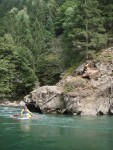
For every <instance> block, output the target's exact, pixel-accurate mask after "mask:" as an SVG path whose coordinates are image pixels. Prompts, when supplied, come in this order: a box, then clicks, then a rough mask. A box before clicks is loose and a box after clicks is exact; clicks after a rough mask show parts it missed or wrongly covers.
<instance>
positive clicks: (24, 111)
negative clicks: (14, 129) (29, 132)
mask: <svg viewBox="0 0 113 150" xmlns="http://www.w3.org/2000/svg"><path fill="white" fill-rule="evenodd" d="M21 117H27V118H31V117H32V113H31V112H30V111H29V109H28V108H27V106H24V109H22V111H21Z"/></svg>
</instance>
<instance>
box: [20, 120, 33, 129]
mask: <svg viewBox="0 0 113 150" xmlns="http://www.w3.org/2000/svg"><path fill="white" fill-rule="evenodd" d="M20 129H21V131H24V132H30V131H31V120H30V119H29V120H20Z"/></svg>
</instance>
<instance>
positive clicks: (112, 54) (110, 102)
mask: <svg viewBox="0 0 113 150" xmlns="http://www.w3.org/2000/svg"><path fill="white" fill-rule="evenodd" d="M25 101H26V102H31V103H32V102H34V103H36V104H35V107H38V108H40V110H41V111H42V112H44V113H63V114H75V115H101V114H112V113H113V47H111V48H108V49H106V50H103V51H102V52H101V53H98V54H97V55H96V58H95V59H93V60H87V61H86V62H85V63H84V64H82V65H81V66H79V67H78V68H77V69H76V70H75V71H74V72H73V73H72V74H71V75H69V76H66V77H64V78H62V80H61V81H60V82H59V83H57V84H56V85H55V86H42V87H39V88H37V89H35V90H34V91H32V92H31V93H30V95H27V96H26V97H25ZM29 106H30V105H29V104H28V107H29ZM29 108H30V107H29Z"/></svg>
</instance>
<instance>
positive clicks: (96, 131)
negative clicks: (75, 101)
mask: <svg viewBox="0 0 113 150" xmlns="http://www.w3.org/2000/svg"><path fill="white" fill-rule="evenodd" d="M20 111H21V109H20V108H16V107H3V106H0V150H112V149H113V117H109V116H92V117H91V116H87V117H86V116H85V117H83V116H81V117H80V116H64V115H44V114H40V115H38V114H36V116H37V115H38V119H31V120H16V119H12V118H11V116H12V115H14V114H18V113H19V112H20Z"/></svg>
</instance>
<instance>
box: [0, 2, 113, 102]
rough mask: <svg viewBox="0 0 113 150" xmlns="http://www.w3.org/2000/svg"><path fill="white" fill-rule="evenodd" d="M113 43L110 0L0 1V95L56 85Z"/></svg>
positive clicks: (112, 4) (12, 96)
mask: <svg viewBox="0 0 113 150" xmlns="http://www.w3.org/2000/svg"><path fill="white" fill-rule="evenodd" d="M112 43H113V0H0V99H4V98H15V97H19V96H21V95H25V94H28V93H29V92H30V91H31V90H32V89H33V88H36V87H37V86H39V85H41V86H42V85H54V84H56V83H57V82H58V81H59V80H60V79H61V76H63V74H65V72H66V71H67V70H71V69H72V68H74V69H75V68H76V67H77V66H78V65H79V64H81V63H82V62H83V61H84V60H86V59H88V57H89V56H94V55H95V54H96V53H98V52H99V51H100V50H101V49H103V48H106V47H108V46H112Z"/></svg>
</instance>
